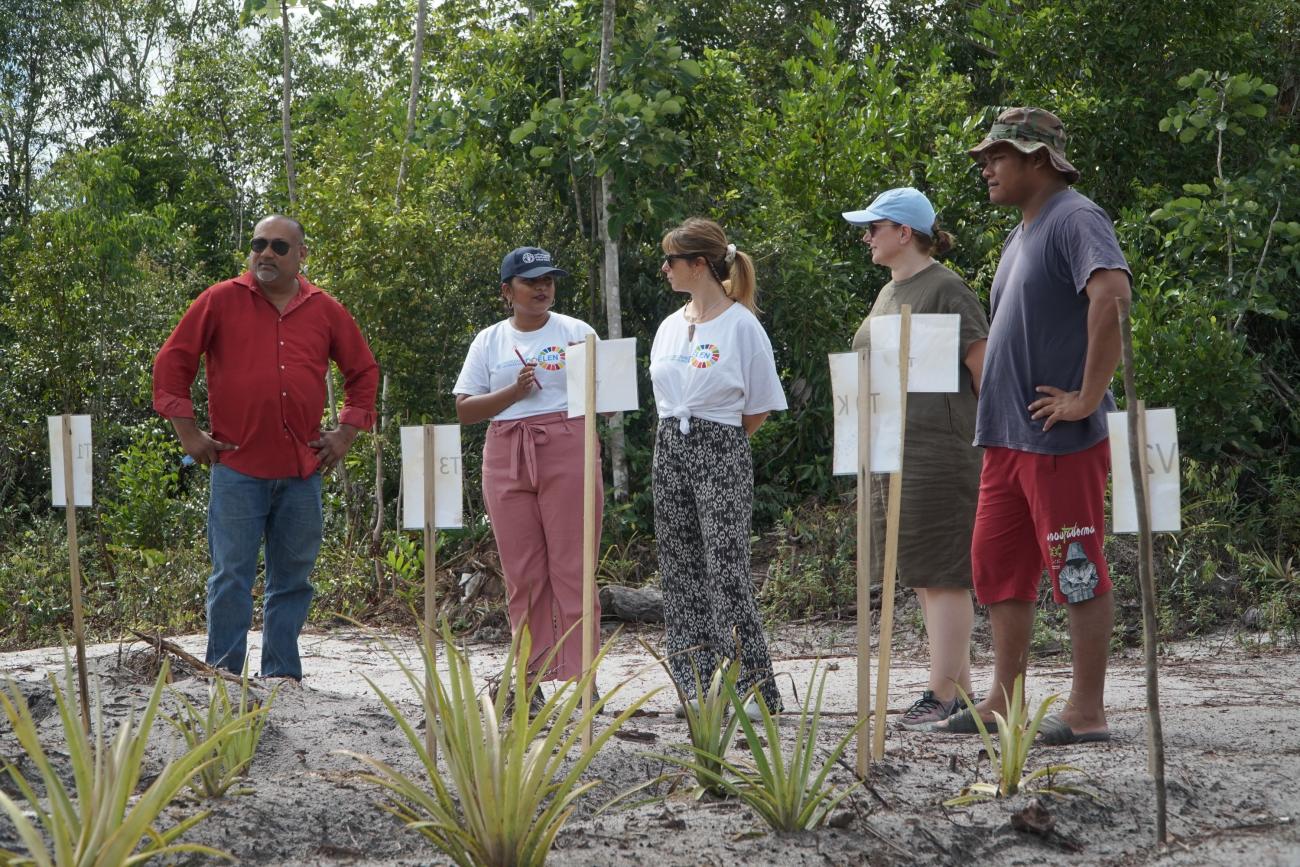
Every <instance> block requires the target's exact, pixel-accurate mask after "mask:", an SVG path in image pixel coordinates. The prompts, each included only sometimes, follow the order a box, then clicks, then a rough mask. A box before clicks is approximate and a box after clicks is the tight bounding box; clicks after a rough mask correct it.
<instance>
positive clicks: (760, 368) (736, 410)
mask: <svg viewBox="0 0 1300 867" xmlns="http://www.w3.org/2000/svg"><path fill="white" fill-rule="evenodd" d="M690 334H691V326H690V324H689V323H688V322H687V321H686V315H685V310H684V309H683V310H678V311H677V312H676V313H674V314H672V315H671V316H669V317H668V318H667V319H665V320H664V321H663V322H662V323H661V324H660V325H659V330H658V331H657V332H656V333H655V341H654V345H653V346H651V347H650V378H651V380H652V381H653V383H654V392H655V405H656V407H657V408H658V410H659V417H660V418H661V419H662V418H677V419H679V420H680V428H681V431H682V433H687V432H689V431H690V419H692V418H702V419H706V420H708V421H715V422H718V423H720V424H729V425H735V426H736V427H740V417H741V416H742V415H758V414H759V413H764V412H771V411H773V410H780V409H785V408H786V402H785V392H784V391H782V389H781V381H780V380H779V379H778V378H777V375H776V362H775V360H774V359H773V357H772V342H771V341H770V340H768V338H767V332H765V331H764V330H763V326H762V325H761V324H760V323H759V321H758V317H756V316H755V315H754V314H753V313H752V312H751V311H750V310H749V308H748V307H745V306H744V305H743V304H732V305H731V306H730V307H728V308H727V309H726V310H724V311H723V312H722V313H721V314H720V315H719V316H718V317H717V318H715V319H711V320H709V321H708V322H701V323H700V324H698V325H696V326H695V334H694V337H693V338H692V337H691V336H690Z"/></svg>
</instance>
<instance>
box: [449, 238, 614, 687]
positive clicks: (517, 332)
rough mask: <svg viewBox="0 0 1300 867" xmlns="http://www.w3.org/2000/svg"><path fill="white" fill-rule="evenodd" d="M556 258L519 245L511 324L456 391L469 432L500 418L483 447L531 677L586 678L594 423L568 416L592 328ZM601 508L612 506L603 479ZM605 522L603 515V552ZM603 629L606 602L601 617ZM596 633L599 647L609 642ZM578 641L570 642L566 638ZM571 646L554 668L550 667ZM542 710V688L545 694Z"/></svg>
mask: <svg viewBox="0 0 1300 867" xmlns="http://www.w3.org/2000/svg"><path fill="white" fill-rule="evenodd" d="M567 276H569V274H568V272H567V271H565V270H564V269H562V268H557V267H555V263H554V261H553V260H552V258H551V254H550V253H548V252H546V251H545V250H543V249H540V248H538V247H519V248H517V249H515V250H512V251H510V252H509V253H507V254H506V257H505V259H504V260H502V262H501V289H500V292H501V298H502V300H503V301H504V302H505V305H506V308H507V309H508V310H509V311H510V315H509V316H508V317H506V318H505V319H503V320H501V321H500V322H497V323H496V324H494V325H490V326H488V327H487V328H484V329H483V330H482V331H480V332H479V333H478V334H477V335H476V336H475V337H474V342H473V343H471V344H470V347H469V352H468V353H467V354H466V355H465V363H464V365H463V366H462V367H461V371H460V376H459V377H457V379H456V385H455V386H454V387H453V388H452V391H453V393H455V395H456V416H457V418H459V420H460V423H461V424H476V423H478V422H481V421H487V420H488V419H491V421H492V424H491V426H490V427H489V428H488V434H487V439H486V440H485V441H484V443H483V500H484V502H485V503H486V505H487V511H488V517H489V519H490V520H491V522H492V535H493V536H495V537H496V542H497V551H498V552H499V553H500V555H501V571H502V573H503V574H504V576H505V582H506V597H507V605H508V608H509V612H510V628H511V630H512V631H513V632H516V633H517V632H518V631H519V630H520V629H521V628H522V627H523V626H524V625H527V626H528V629H529V634H530V635H531V636H532V653H531V656H530V659H529V660H528V666H529V668H528V670H529V674H530V679H531V678H532V677H535V678H537V679H540V680H553V679H554V680H568V679H569V678H577V677H581V676H582V674H583V671H582V635H581V634H580V632H578V631H576V630H574V631H572V632H570V630H571V629H572V627H574V626H575V625H576V624H578V623H579V622H580V621H581V619H582V537H583V524H582V509H580V508H575V507H574V503H579V504H581V502H582V481H583V429H584V424H585V423H584V421H583V419H582V418H569V417H568V397H567V391H566V381H565V376H566V374H565V371H564V367H565V362H566V353H567V349H568V347H569V346H570V345H572V344H574V343H578V342H580V341H582V340H584V339H585V338H586V336H587V335H588V334H592V333H594V331H593V329H592V327H591V326H590V325H588V324H587V323H585V322H583V321H582V320H580V319H574V318H573V317H571V316H565V315H564V314H563V313H556V312H554V311H552V310H551V307H552V306H554V304H555V278H556V277H567ZM596 486H597V487H596V502H597V503H603V502H604V495H603V493H602V488H601V482H600V479H599V477H597V481H596ZM600 520H601V519H600V515H599V514H597V516H596V527H597V531H596V532H597V539H596V545H597V549H598V550H599V545H600V538H599V533H600V530H599V528H600ZM594 622H595V623H596V624H599V623H600V603H599V601H597V602H596V609H595V620H594ZM593 631H595V639H594V640H595V642H596V645H597V646H598V645H599V643H600V633H599V631H598V630H596V629H593ZM566 634H567V638H565V636H566ZM561 639H564V644H563V646H561V647H559V648H558V651H557V652H556V653H555V657H554V658H553V660H552V662H551V666H550V670H549V671H542V670H541V668H542V663H543V661H544V660H545V659H546V657H547V656H548V655H549V654H550V653H551V652H552V651H553V650H555V649H556V647H557V645H559V644H560V641H561ZM532 701H533V707H532V710H533V711H536V710H537V708H538V707H540V705H541V703H542V694H541V690H538V691H536V692H534V693H533V699H532Z"/></svg>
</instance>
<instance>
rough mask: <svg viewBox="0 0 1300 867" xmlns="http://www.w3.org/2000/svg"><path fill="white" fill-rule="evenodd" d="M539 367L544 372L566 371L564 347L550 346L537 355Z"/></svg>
mask: <svg viewBox="0 0 1300 867" xmlns="http://www.w3.org/2000/svg"><path fill="white" fill-rule="evenodd" d="M537 365H538V366H539V367H541V368H543V369H544V370H563V369H564V347H563V346H548V347H546V348H545V349H542V350H540V351H539V352H538V353H537Z"/></svg>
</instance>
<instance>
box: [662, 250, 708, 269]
mask: <svg viewBox="0 0 1300 867" xmlns="http://www.w3.org/2000/svg"><path fill="white" fill-rule="evenodd" d="M699 256H700V254H699V253H667V254H665V255H664V264H665V265H667V266H668V267H669V268H671V267H672V265H673V262H674V261H675V260H677V259H681V260H682V261H686V262H688V261H690V260H691V259H697V258H699Z"/></svg>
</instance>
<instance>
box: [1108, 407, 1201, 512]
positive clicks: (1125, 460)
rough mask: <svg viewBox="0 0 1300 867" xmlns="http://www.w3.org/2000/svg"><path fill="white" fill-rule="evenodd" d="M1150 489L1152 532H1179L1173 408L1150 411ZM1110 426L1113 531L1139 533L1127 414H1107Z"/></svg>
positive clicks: (1179, 501)
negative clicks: (1129, 451)
mask: <svg viewBox="0 0 1300 867" xmlns="http://www.w3.org/2000/svg"><path fill="white" fill-rule="evenodd" d="M1146 420H1147V486H1148V488H1149V490H1150V492H1151V495H1150V498H1151V531H1152V532H1153V533H1176V532H1177V531H1179V530H1181V529H1182V528H1183V523H1182V502H1181V495H1180V493H1179V479H1178V425H1177V423H1176V420H1175V418H1174V411H1173V410H1172V409H1149V410H1147V411H1146ZM1106 422H1107V424H1109V425H1110V467H1111V503H1110V505H1111V532H1112V533H1136V532H1137V531H1138V524H1137V498H1136V496H1135V495H1134V491H1133V467H1132V463H1131V462H1130V459H1129V454H1128V414H1127V413H1123V412H1112V413H1107V415H1106Z"/></svg>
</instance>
